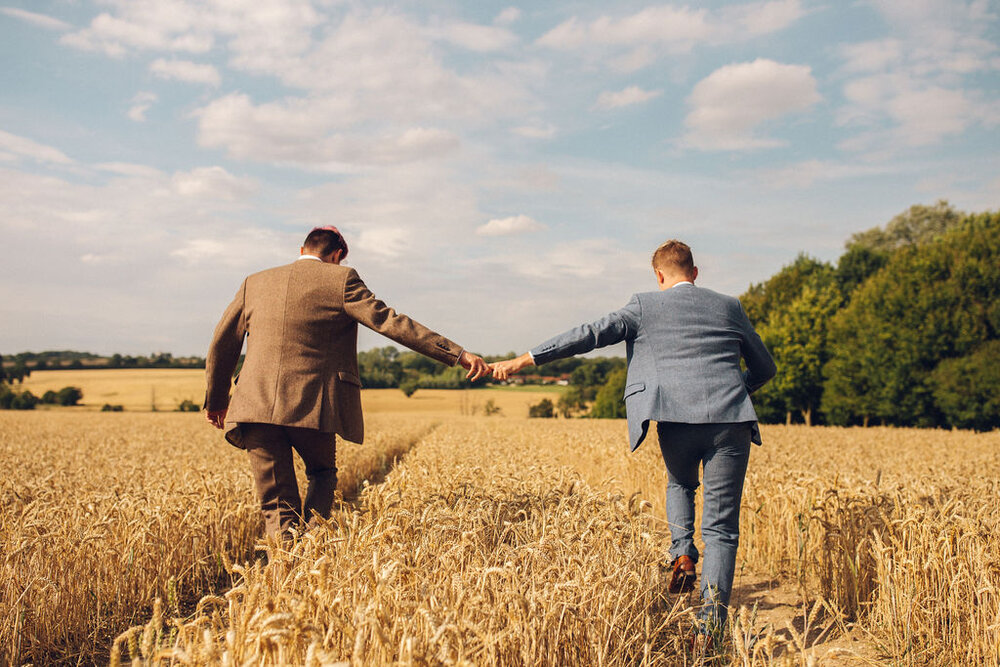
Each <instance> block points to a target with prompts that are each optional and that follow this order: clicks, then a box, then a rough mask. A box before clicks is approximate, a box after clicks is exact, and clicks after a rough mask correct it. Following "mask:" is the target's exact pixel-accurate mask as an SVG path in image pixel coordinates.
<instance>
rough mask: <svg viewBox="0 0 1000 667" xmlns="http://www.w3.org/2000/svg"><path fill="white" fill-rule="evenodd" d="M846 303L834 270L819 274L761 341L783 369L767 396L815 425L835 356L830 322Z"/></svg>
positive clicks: (765, 330)
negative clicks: (827, 367) (828, 367)
mask: <svg viewBox="0 0 1000 667" xmlns="http://www.w3.org/2000/svg"><path fill="white" fill-rule="evenodd" d="M842 301H843V297H842V296H841V292H840V289H839V288H838V286H837V283H836V281H835V279H834V276H833V273H832V271H829V270H825V271H817V272H815V273H814V274H813V275H812V277H811V278H810V279H809V281H808V282H806V284H805V285H803V287H802V290H801V292H800V293H799V295H798V296H797V297H795V298H794V299H792V300H791V302H790V303H788V304H787V305H786V306H784V307H783V308H782V309H781V310H780V311H777V312H775V313H774V314H773V315H772V317H771V319H770V321H769V322H768V324H767V325H765V327H764V328H763V331H762V336H763V339H764V341H765V343H766V344H767V346H768V349H769V350H770V351H771V354H772V356H773V357H774V361H775V364H776V365H777V367H778V374H777V375H776V376H775V378H774V380H772V381H771V383H770V385H768V387H767V392H768V394H769V395H770V396H771V397H772V400H773V399H777V401H778V402H780V403H781V404H782V405H784V406H785V408H786V410H787V411H788V416H787V419H786V421H788V422H791V412H792V411H797V412H799V413H800V414H801V415H802V421H804V422H805V423H806V424H807V425H810V426H811V425H812V423H813V416H814V414H815V413H816V411H817V410H818V409H819V408H820V401H821V400H822V396H823V367H824V366H825V364H826V363H827V361H828V359H829V356H830V352H829V342H828V329H829V324H830V320H831V318H832V317H833V315H834V314H835V313H836V312H837V310H838V309H839V308H840V305H841V303H842Z"/></svg>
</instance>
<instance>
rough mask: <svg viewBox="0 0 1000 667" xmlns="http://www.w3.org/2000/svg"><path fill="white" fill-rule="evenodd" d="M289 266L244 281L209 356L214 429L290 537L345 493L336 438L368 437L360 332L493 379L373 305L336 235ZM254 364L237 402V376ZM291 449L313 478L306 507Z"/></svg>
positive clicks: (453, 348) (270, 522)
mask: <svg viewBox="0 0 1000 667" xmlns="http://www.w3.org/2000/svg"><path fill="white" fill-rule="evenodd" d="M300 253H301V254H300V256H299V258H298V259H297V260H296V261H294V262H292V263H291V264H286V265H284V266H278V267H275V268H273V269H267V270H266V271H261V272H260V273H255V274H253V275H251V276H249V277H248V278H246V279H245V280H244V281H243V284H242V285H240V289H239V291H238V292H237V293H236V298H235V299H233V302H232V303H231V304H229V307H228V308H226V311H225V313H223V315H222V319H221V320H220V321H219V324H218V326H216V328H215V334H214V336H213V338H212V344H211V347H210V348H209V351H208V357H207V362H206V376H207V381H208V390H207V392H206V396H205V409H206V410H207V413H208V414H207V417H208V421H209V422H211V423H212V424H213V425H214V426H215V427H216V428H220V429H221V428H223V427H225V429H226V439H227V440H228V441H229V442H230V443H232V444H233V445H235V446H237V447H241V448H243V449H246V450H247V452H248V453H249V455H250V465H251V468H252V470H253V475H254V480H255V484H256V488H257V496H258V498H259V499H260V505H261V510H262V511H263V513H264V519H265V522H266V526H267V533H268V535H285V534H287V531H288V530H289V529H290V528H292V527H293V526H295V525H296V524H297V523H298V522H299V521H300V519H305V520H310V519H311V518H312V515H313V512H315V513H316V514H317V515H319V516H321V517H324V518H326V517H328V516H329V515H330V507H331V505H332V504H333V496H334V490H335V489H336V487H337V467H336V435H338V434H339V435H340V436H341V437H342V438H345V439H347V440H350V441H352V442H358V443H360V442H362V440H363V439H364V420H363V418H362V415H361V380H360V378H359V376H358V356H357V340H358V323H359V322H360V323H361V324H364V325H365V326H366V327H368V328H370V329H372V330H373V331H376V332H378V333H380V334H382V335H383V336H386V337H388V338H391V339H392V340H394V341H396V342H398V343H401V344H403V345H405V346H407V347H409V348H411V349H413V350H416V351H417V352H420V353H421V354H423V355H426V356H428V357H430V358H431V359H435V360H437V361H440V362H441V363H443V364H447V365H449V366H454V365H455V364H456V363H458V364H461V365H462V366H463V367H465V368H466V369H468V371H469V373H468V374H467V376H466V377H467V378H469V379H470V380H478V379H479V378H481V377H482V376H484V375H486V374H487V373H489V367H488V366H487V365H486V362H484V361H483V360H482V359H481V358H480V357H478V356H476V355H474V354H470V353H469V352H467V351H465V350H463V349H462V348H461V347H459V346H458V345H456V344H455V343H453V342H452V341H450V340H448V339H447V338H445V337H444V336H441V335H439V334H437V333H435V332H433V331H431V330H430V329H428V328H427V327H425V326H423V325H422V324H420V323H418V322H415V321H414V320H412V319H410V318H409V317H407V316H406V315H402V314H399V313H396V311H394V310H393V309H392V308H389V307H388V306H386V305H385V304H384V303H383V302H382V301H380V300H378V299H376V298H375V295H374V294H372V293H371V292H370V291H369V290H368V288H367V287H366V286H365V283H364V282H363V281H362V280H361V278H360V276H358V273H357V271H355V270H354V269H351V268H348V267H345V266H341V265H340V262H341V261H342V260H343V259H344V258H345V257H346V256H347V243H346V241H345V240H344V237H343V236H342V235H341V234H340V232H339V231H338V230H337V229H336V227H332V226H330V227H317V228H316V229H314V230H312V231H311V232H310V233H309V235H308V236H307V237H306V240H305V243H304V244H303V246H302V248H301V251H300ZM244 336H245V337H246V340H247V351H246V359H245V360H244V363H243V368H242V369H241V371H240V374H239V377H238V378H237V382H236V387H235V390H234V391H233V396H232V399H230V397H229V390H230V385H231V384H232V382H231V381H232V377H233V371H234V370H235V368H236V363H237V361H238V360H239V356H240V352H241V350H242V348H243V338H244ZM292 449H295V450H296V451H297V452H298V453H299V456H301V457H302V460H303V462H304V463H305V467H306V476H307V477H308V479H309V488H308V491H307V492H306V497H305V502H304V504H303V503H302V501H301V500H300V498H299V491H298V485H297V483H296V480H295V469H294V468H293V465H292Z"/></svg>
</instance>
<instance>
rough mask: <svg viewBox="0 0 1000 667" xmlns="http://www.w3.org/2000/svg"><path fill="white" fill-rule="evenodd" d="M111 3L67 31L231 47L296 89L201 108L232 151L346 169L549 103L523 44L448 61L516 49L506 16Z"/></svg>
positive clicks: (201, 68)
mask: <svg viewBox="0 0 1000 667" xmlns="http://www.w3.org/2000/svg"><path fill="white" fill-rule="evenodd" d="M106 4H107V7H108V9H107V10H106V11H105V12H104V13H103V14H101V15H100V16H98V17H97V18H95V19H94V20H93V21H92V22H91V24H90V25H89V26H88V27H86V28H85V29H83V30H78V31H76V32H74V33H71V34H69V35H66V36H64V41H65V42H66V43H68V44H70V45H72V46H75V47H77V48H84V49H90V50H97V51H103V52H105V53H107V54H109V55H112V56H124V55H126V54H129V53H133V52H143V51H163V52H167V53H169V54H182V53H204V52H205V51H207V50H209V49H212V48H221V49H224V50H225V52H226V54H227V55H228V66H229V67H231V68H234V69H237V70H242V71H244V72H249V73H252V74H256V75H262V76H270V77H274V78H275V79H276V80H277V81H278V82H279V83H280V84H283V85H284V86H285V87H286V88H287V89H288V90H289V91H291V92H290V94H289V95H288V96H287V97H285V98H284V99H274V98H271V99H266V100H265V99H257V98H256V97H255V96H253V97H252V96H251V95H248V94H246V93H230V94H227V95H224V96H222V97H219V98H218V99H215V100H212V101H210V102H208V103H207V104H205V105H204V106H203V107H202V108H201V109H198V110H196V111H195V112H194V116H195V117H196V118H197V119H198V141H199V143H200V144H201V145H202V146H205V147H210V148H220V149H223V150H225V151H226V153H227V154H228V155H230V156H233V157H236V158H242V159H252V160H256V161H262V162H272V163H277V164H282V165H298V166H303V167H310V168H313V167H319V168H324V169H339V170H343V169H347V168H350V166H351V165H355V166H356V165H378V164H391V163H397V162H404V161H410V160H421V159H428V158H436V157H440V156H442V155H447V154H450V153H452V152H453V151H455V149H456V148H457V147H458V146H459V143H460V142H459V139H458V137H459V135H460V133H461V131H462V130H465V129H468V128H477V129H478V128H481V127H484V126H489V125H490V124H494V123H496V122H497V121H498V120H499V119H503V118H508V117H515V116H519V115H521V114H524V113H525V112H537V110H538V108H539V105H538V104H537V103H536V102H534V101H533V94H532V93H531V92H530V91H531V89H532V87H533V84H535V83H537V82H538V81H541V80H543V79H544V77H545V69H544V67H539V66H538V65H537V64H532V63H531V62H530V61H527V60H525V59H524V57H523V56H522V55H521V54H513V55H512V56H510V57H509V58H508V59H505V60H497V59H490V60H484V61H483V62H481V63H480V62H476V63H475V64H474V65H472V66H471V67H470V66H469V64H468V63H462V64H461V67H459V66H457V65H452V64H451V63H450V62H449V63H446V62H445V56H444V54H445V53H446V52H447V51H446V49H443V48H442V46H446V45H451V46H457V47H458V48H460V49H465V50H474V51H477V52H482V53H487V52H496V51H510V50H512V49H511V47H512V46H514V45H515V44H516V43H517V37H516V35H514V33H512V32H511V31H510V30H508V29H507V28H506V27H504V26H502V25H480V24H475V23H463V22H454V21H452V22H447V21H440V20H435V19H430V20H424V21H421V20H418V19H415V18H413V17H411V16H408V15H406V14H403V13H402V12H401V11H398V10H395V9H387V8H378V9H367V8H365V6H364V5H363V4H357V5H338V4H337V3H332V4H329V5H326V6H324V7H322V8H321V7H318V6H314V3H313V2H311V0H260V1H259V2H255V3H253V4H252V5H251V4H247V3H242V2H232V0H204V1H199V2H195V1H194V0H106ZM508 18H511V15H510V14H508ZM150 71H151V72H152V73H154V74H155V75H157V76H159V77H162V78H171V79H178V80H183V81H189V82H196V83H202V84H207V85H211V86H217V85H218V84H219V82H220V80H221V75H220V72H219V70H218V69H216V68H215V67H213V66H212V65H208V64H198V63H194V62H190V61H189V60H187V59H184V58H182V57H177V58H174V57H164V58H157V59H155V60H154V61H153V62H152V64H151V65H150ZM299 91H301V92H299ZM151 104H152V101H151V100H148V99H137V100H136V101H134V103H133V107H132V109H131V110H130V112H129V117H130V118H132V119H133V120H135V121H142V120H144V119H145V116H146V111H147V110H148V109H149V108H150V106H151ZM452 128H455V129H452Z"/></svg>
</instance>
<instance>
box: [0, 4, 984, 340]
mask: <svg viewBox="0 0 1000 667" xmlns="http://www.w3.org/2000/svg"><path fill="white" fill-rule="evenodd" d="M538 5H541V7H539V6H538ZM998 17H1000V6H998V3H997V2H996V1H990V2H986V1H982V0H974V1H964V0H856V1H844V2H840V1H838V2H833V1H829V2H812V1H809V0H770V1H768V0H763V1H758V2H701V3H690V4H684V3H661V4H649V3H640V2H629V1H625V2H616V3H612V4H609V3H604V2H601V3H598V2H582V1H580V2H561V3H524V4H521V5H518V4H511V3H491V2H478V3H458V2H444V1H431V2H426V1H424V2H407V1H402V2H396V3H378V4H374V3H362V2H351V1H340V0H255V1H253V2H250V1H241V0H198V1H196V0H100V1H96V2H84V1H83V0H52V1H44V0H43V1H37V2H16V1H11V0H6V2H4V0H0V58H2V62H3V65H4V66H3V67H2V68H0V255H2V268H0V320H2V321H3V323H4V325H3V326H2V327H0V352H2V353H13V352H18V351H23V350H42V349H85V350H91V351H95V352H99V353H111V352H123V353H132V354H136V353H149V352H153V351H170V352H173V353H175V354H199V355H202V354H204V353H205V349H206V346H207V344H208V340H209V338H210V335H211V331H212V328H213V327H214V324H215V322H216V320H217V318H218V317H219V315H220V314H221V311H222V309H223V308H224V307H225V305H226V304H227V303H228V301H229V299H230V298H231V297H232V295H233V293H234V292H235V290H236V288H237V286H238V284H239V282H240V280H241V279H242V277H243V276H244V275H246V274H248V273H251V272H254V271H257V270H260V269H263V268H266V267H269V266H273V265H276V264H280V263H283V262H285V261H289V260H291V259H292V258H294V256H295V255H296V254H297V253H298V247H299V245H300V243H301V240H302V237H303V236H304V234H305V232H307V231H308V230H309V229H310V228H311V227H312V226H314V225H317V224H330V223H332V224H336V225H338V226H339V227H340V228H341V229H342V230H343V231H344V232H345V234H346V235H347V238H348V241H349V243H350V246H351V252H350V257H349V261H348V263H349V264H351V265H352V266H354V267H356V268H357V269H358V271H359V272H360V273H361V275H362V277H363V278H364V279H365V280H366V282H367V283H368V285H369V286H370V287H371V288H372V289H373V290H374V291H375V293H376V294H377V295H379V296H381V297H382V298H383V299H385V300H386V301H387V302H388V303H389V304H390V305H393V306H394V307H396V308H397V309H398V310H400V311H402V312H405V313H407V314H410V315H412V316H414V317H416V318H417V319H419V320H421V321H422V322H424V323H425V324H427V325H428V326H431V327H432V328H435V329H437V330H438V331H440V332H441V333H443V334H445V335H446V336H449V337H451V338H453V339H455V340H456V341H457V342H458V343H459V344H461V345H464V346H467V347H469V348H471V349H473V350H476V351H480V352H483V353H502V352H506V351H508V350H516V351H523V350H524V349H526V348H527V347H530V346H531V345H534V344H536V343H538V342H540V341H541V340H543V339H545V338H547V337H548V336H550V335H552V334H555V333H558V332H560V331H562V330H564V329H566V328H568V327H570V326H573V325H575V324H577V323H579V322H581V321H587V320H592V319H596V318H597V317H599V316H600V315H602V314H604V313H605V312H607V311H609V310H612V309H615V308H618V307H620V306H621V305H623V304H624V303H625V302H626V301H627V300H628V297H629V295H630V294H632V293H633V292H636V291H645V290H649V289H653V288H654V287H655V284H654V282H653V277H652V272H651V270H650V268H649V265H648V262H649V256H650V254H651V252H652V250H653V249H655V247H656V246H657V245H658V244H659V243H661V242H662V241H664V240H666V239H669V238H680V239H682V240H685V241H686V242H688V243H689V244H690V245H691V246H692V248H693V249H694V252H695V260H696V263H697V264H698V265H699V267H700V270H701V273H700V278H699V284H701V285H703V286H706V287H710V288H713V289H717V290H719V291H723V292H727V293H731V294H739V293H741V292H742V291H744V290H745V289H746V288H747V286H748V285H749V284H750V283H752V282H757V281H760V280H763V279H766V278H767V277H768V276H770V275H771V274H772V273H774V272H775V271H776V270H778V269H779V268H780V267H781V266H782V265H784V264H786V263H788V262H790V261H792V260H793V259H794V258H795V256H796V255H797V254H798V253H799V252H800V251H805V252H807V253H809V254H811V255H813V256H815V257H819V258H821V259H824V260H834V259H836V258H837V257H838V256H839V254H840V252H841V250H842V248H843V244H844V241H845V240H846V239H847V238H848V237H849V236H850V235H851V234H852V233H854V232H857V231H860V230H864V229H867V228H870V227H872V226H874V225H880V224H884V223H885V222H886V221H888V220H889V219H890V218H891V217H892V216H893V215H895V214H896V213H898V212H900V211H902V210H904V209H906V208H907V207H908V206H910V205H911V204H915V203H933V202H934V201H936V200H937V199H940V198H946V199H948V200H950V201H951V202H952V203H953V204H954V205H955V206H956V207H958V208H960V209H962V210H968V211H983V210H992V209H996V208H997V207H998V204H1000V162H998V159H997V157H996V156H997V154H998V149H1000V142H998V134H997V129H998V128H997V125H998V122H1000V104H998V97H1000V85H998V82H1000V49H998V43H1000V39H998V38H1000V18H998ZM384 342H385V341H384V339H380V338H379V337H377V336H375V335H373V334H366V335H364V336H363V337H362V340H361V344H362V346H363V347H371V346H373V345H381V344H384Z"/></svg>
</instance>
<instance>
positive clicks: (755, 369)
mask: <svg viewBox="0 0 1000 667" xmlns="http://www.w3.org/2000/svg"><path fill="white" fill-rule="evenodd" d="M737 303H739V302H737ZM739 307H740V312H739V318H740V320H741V322H740V324H741V326H742V329H743V334H742V340H741V342H740V352H741V354H742V355H743V360H744V361H745V362H746V365H747V369H746V370H745V371H743V384H745V385H746V387H747V391H748V392H750V393H751V394H752V393H754V392H755V391H757V390H758V389H760V388H761V387H763V386H764V385H765V384H767V383H768V381H769V380H770V379H771V378H773V377H774V375H775V373H777V372H778V368H777V366H775V365H774V359H773V358H772V357H771V353H770V352H768V351H767V347H766V346H765V345H764V341H762V340H761V339H760V335H758V333H757V331H756V329H754V328H753V324H751V323H750V318H749V317H747V313H746V311H745V310H743V304H739Z"/></svg>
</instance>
